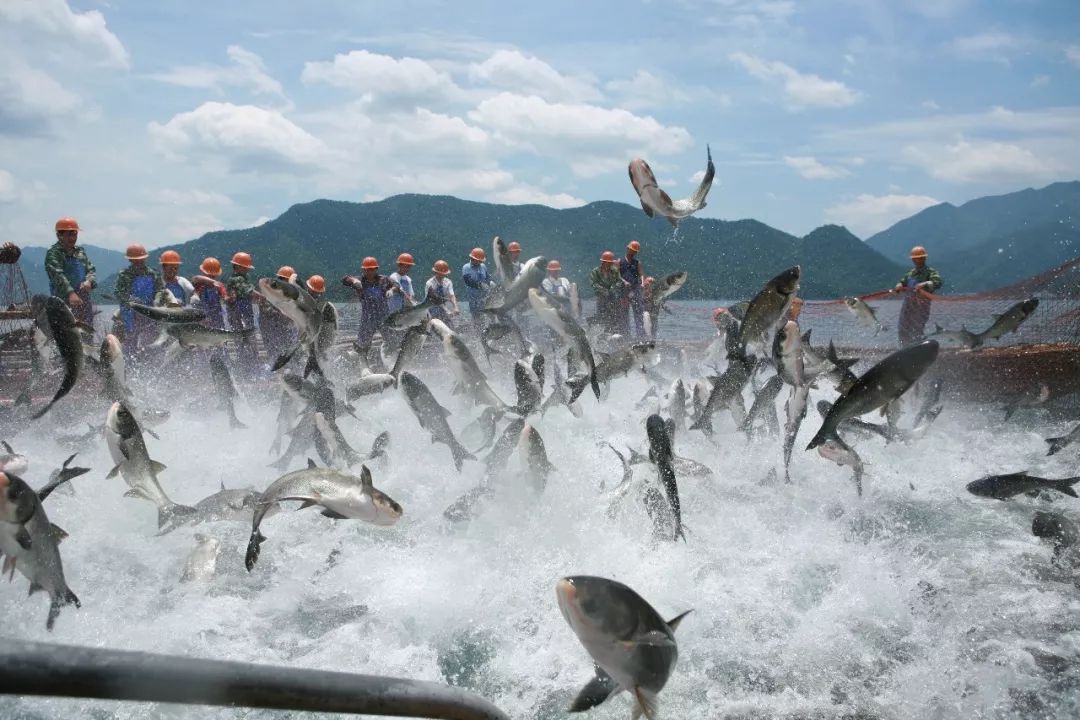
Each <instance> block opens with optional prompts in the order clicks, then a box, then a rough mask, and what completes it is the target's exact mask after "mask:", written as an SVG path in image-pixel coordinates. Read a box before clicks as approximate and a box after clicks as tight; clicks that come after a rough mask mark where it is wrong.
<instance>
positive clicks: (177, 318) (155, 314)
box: [121, 301, 206, 324]
mask: <svg viewBox="0 0 1080 720" xmlns="http://www.w3.org/2000/svg"><path fill="white" fill-rule="evenodd" d="M121 304H122V305H126V306H127V307H129V308H131V309H132V310H134V311H135V312H137V313H139V314H140V315H142V316H143V317H148V318H150V319H151V320H154V321H156V322H163V323H177V324H182V323H197V322H202V321H203V320H205V319H206V313H205V312H204V311H203V310H200V309H199V308H197V307H192V306H190V305H181V306H179V307H168V306H158V305H143V304H142V303H140V302H133V301H128V302H126V303H121Z"/></svg>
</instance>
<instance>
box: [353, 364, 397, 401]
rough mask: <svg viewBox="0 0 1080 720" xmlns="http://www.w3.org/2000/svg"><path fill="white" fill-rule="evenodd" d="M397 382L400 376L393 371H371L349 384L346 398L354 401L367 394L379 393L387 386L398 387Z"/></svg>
mask: <svg viewBox="0 0 1080 720" xmlns="http://www.w3.org/2000/svg"><path fill="white" fill-rule="evenodd" d="M399 372H400V371H399ZM397 384H398V378H397V377H395V376H394V375H393V374H392V373H371V374H370V375H365V376H364V377H362V378H360V379H359V380H357V381H356V382H354V383H350V384H349V385H347V386H346V387H345V399H346V400H348V401H349V402H352V401H353V400H356V399H357V398H362V397H365V396H367V395H378V394H379V393H381V392H382V391H383V390H386V389H387V388H390V387H396V386H397Z"/></svg>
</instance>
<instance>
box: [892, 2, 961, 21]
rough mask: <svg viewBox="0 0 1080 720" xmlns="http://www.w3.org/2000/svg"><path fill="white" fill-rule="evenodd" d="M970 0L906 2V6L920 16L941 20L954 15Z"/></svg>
mask: <svg viewBox="0 0 1080 720" xmlns="http://www.w3.org/2000/svg"><path fill="white" fill-rule="evenodd" d="M969 4H970V0H908V2H907V5H908V6H909V7H910V8H911V9H912V10H914V11H915V12H917V13H918V14H920V15H923V16H924V17H928V18H934V19H941V18H948V17H952V16H953V15H956V14H957V13H958V12H960V11H961V10H963V9H964V8H966V7H967V6H968V5H969Z"/></svg>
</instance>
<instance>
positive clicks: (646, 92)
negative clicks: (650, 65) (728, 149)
mask: <svg viewBox="0 0 1080 720" xmlns="http://www.w3.org/2000/svg"><path fill="white" fill-rule="evenodd" d="M604 90H606V91H607V92H608V93H610V94H611V96H612V98H613V100H614V101H615V102H616V103H617V104H618V106H619V107H622V108H626V109H627V110H644V109H646V108H664V109H667V108H670V107H672V106H676V105H688V104H691V103H692V104H695V105H699V106H711V107H714V108H727V107H730V106H731V96H729V95H727V94H726V93H717V92H715V91H713V90H711V89H709V88H706V87H699V86H683V85H681V84H680V83H679V81H678V80H675V79H674V78H670V77H660V76H658V75H655V74H653V73H651V72H649V71H648V70H638V71H637V72H636V73H634V76H633V77H632V78H630V79H628V80H611V81H609V82H608V83H606V84H605V85H604Z"/></svg>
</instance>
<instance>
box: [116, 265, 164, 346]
mask: <svg viewBox="0 0 1080 720" xmlns="http://www.w3.org/2000/svg"><path fill="white" fill-rule="evenodd" d="M148 257H150V255H149V253H147V252H146V248H145V247H143V246H142V245H128V247H127V259H128V263H129V265H128V266H127V267H126V268H124V269H123V270H121V271H120V274H119V275H118V276H117V277H116V288H115V289H114V290H113V297H115V298H116V302H117V303H118V304H119V305H120V317H121V319H122V320H123V321H124V338H123V345H124V354H125V355H127V357H128V358H134V357H135V356H136V355H137V354H138V351H139V346H140V345H141V344H143V342H142V341H144V340H146V339H148V338H151V337H157V334H158V327H157V323H155V322H154V321H153V320H150V319H149V318H147V317H145V316H143V315H139V314H137V313H136V312H135V311H134V310H132V309H131V308H130V307H128V303H132V302H137V303H142V304H143V305H160V304H161V303H162V302H163V301H164V299H165V284H164V283H163V282H162V281H161V275H159V274H158V273H157V271H156V270H154V269H152V268H148V267H147V266H146V258H148Z"/></svg>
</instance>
